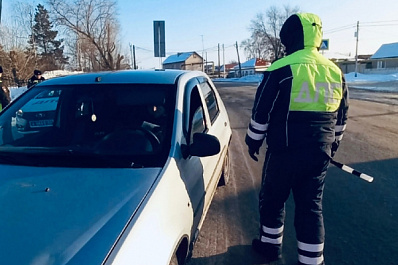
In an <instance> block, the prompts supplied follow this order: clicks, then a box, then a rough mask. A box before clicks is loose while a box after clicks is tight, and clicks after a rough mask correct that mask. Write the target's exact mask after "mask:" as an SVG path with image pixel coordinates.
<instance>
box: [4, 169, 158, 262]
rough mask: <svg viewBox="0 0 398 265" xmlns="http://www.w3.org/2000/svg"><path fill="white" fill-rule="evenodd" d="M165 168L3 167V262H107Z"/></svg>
mask: <svg viewBox="0 0 398 265" xmlns="http://www.w3.org/2000/svg"><path fill="white" fill-rule="evenodd" d="M160 170H161V169H160V168H150V169H82V168H79V169H76V168H75V169H73V168H39V167H19V166H7V165H0V172H1V175H0V202H1V203H0V204H1V218H0V249H1V251H0V260H1V263H2V264H30V265H36V264H37V265H38V264H40V265H46V264H47V265H48V264H57V265H59V264H68V265H69V264H101V263H102V262H103V260H104V258H105V257H106V256H107V253H108V252H109V251H110V250H111V249H112V246H113V245H114V243H115V242H116V240H118V237H119V235H120V233H121V232H122V231H123V229H124V227H125V226H126V224H127V223H128V222H131V220H132V219H131V218H132V216H133V215H134V214H135V212H136V211H137V209H138V207H139V206H140V205H141V204H142V202H143V198H144V197H145V196H146V195H147V193H148V191H149V189H150V188H151V186H152V185H153V183H154V181H155V179H156V177H157V176H158V175H159V172H160Z"/></svg>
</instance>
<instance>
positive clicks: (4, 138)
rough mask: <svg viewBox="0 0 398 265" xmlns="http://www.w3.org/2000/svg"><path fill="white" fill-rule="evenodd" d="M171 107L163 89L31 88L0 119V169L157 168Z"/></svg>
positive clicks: (169, 93) (170, 95)
mask: <svg viewBox="0 0 398 265" xmlns="http://www.w3.org/2000/svg"><path fill="white" fill-rule="evenodd" d="M174 106H175V88H174V87H173V86H169V85H102V84H96V85H84V86H56V87H51V86H40V87H35V88H33V89H31V90H29V91H27V93H25V94H24V95H22V96H21V97H20V98H19V99H18V100H16V102H14V103H13V104H12V105H11V106H10V107H9V108H8V109H7V110H6V111H5V112H4V113H2V114H1V116H0V163H18V164H24V163H25V164H32V165H34V164H35V163H33V162H32V161H34V162H37V163H38V164H40V165H51V166H72V167H73V166H79V167H93V166H94V167H131V166H133V167H134V166H135V167H145V166H161V165H162V163H164V161H165V160H166V159H167V155H168V152H169V149H170V141H171V133H172V132H171V128H172V123H173V115H174ZM5 154H7V157H8V158H10V157H12V154H15V156H16V157H17V156H18V159H16V161H14V160H13V159H8V160H7V159H4V156H5ZM17 154H18V155H17ZM1 156H3V159H1ZM24 157H26V159H23V158H24ZM65 157H66V158H67V159H65ZM29 161H31V162H29Z"/></svg>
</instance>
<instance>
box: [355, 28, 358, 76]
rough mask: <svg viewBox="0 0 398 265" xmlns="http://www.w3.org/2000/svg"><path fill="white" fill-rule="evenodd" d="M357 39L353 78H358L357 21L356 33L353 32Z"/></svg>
mask: <svg viewBox="0 0 398 265" xmlns="http://www.w3.org/2000/svg"><path fill="white" fill-rule="evenodd" d="M355 36H356V37H357V43H356V49H355V77H357V76H358V38H359V21H357V32H355Z"/></svg>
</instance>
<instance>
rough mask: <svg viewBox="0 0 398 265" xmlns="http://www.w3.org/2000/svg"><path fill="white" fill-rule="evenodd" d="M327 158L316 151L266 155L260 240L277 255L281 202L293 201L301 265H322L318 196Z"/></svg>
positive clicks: (282, 218) (294, 150)
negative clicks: (291, 198) (289, 198)
mask: <svg viewBox="0 0 398 265" xmlns="http://www.w3.org/2000/svg"><path fill="white" fill-rule="evenodd" d="M329 162H330V157H329V156H328V155H327V153H325V151H323V150H321V149H320V148H319V149H318V148H314V149H309V150H302V149H300V150H299V149H293V150H286V151H281V152H272V151H267V154H266V158H265V162H264V167H263V176H262V187H261V191H260V195H259V210H260V223H261V229H260V240H261V241H262V242H263V243H266V245H267V246H269V248H268V252H269V253H271V255H273V254H272V253H280V252H281V247H282V238H283V227H284V219H285V202H286V200H287V199H288V197H289V195H290V192H292V193H293V197H294V201H295V217H294V225H295V229H296V237H297V241H298V254H299V262H300V263H301V264H323V243H324V240H325V230H324V224H323V215H322V196H323V189H324V181H325V176H326V171H327V168H328V166H329Z"/></svg>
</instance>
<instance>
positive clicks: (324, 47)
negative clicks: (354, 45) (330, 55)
mask: <svg viewBox="0 0 398 265" xmlns="http://www.w3.org/2000/svg"><path fill="white" fill-rule="evenodd" d="M320 49H321V50H329V39H326V40H325V39H323V40H322V43H321V47H320Z"/></svg>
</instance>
